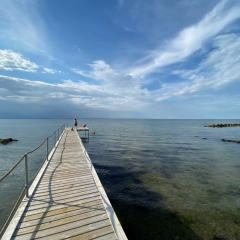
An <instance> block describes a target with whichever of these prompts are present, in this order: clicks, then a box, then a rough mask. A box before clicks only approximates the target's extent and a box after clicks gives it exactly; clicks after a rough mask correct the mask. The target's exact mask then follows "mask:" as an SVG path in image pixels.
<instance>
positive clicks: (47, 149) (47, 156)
mask: <svg viewBox="0 0 240 240" xmlns="http://www.w3.org/2000/svg"><path fill="white" fill-rule="evenodd" d="M48 151H49V146H48V137H47V161H48Z"/></svg>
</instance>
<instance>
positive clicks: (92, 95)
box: [0, 75, 145, 111]
mask: <svg viewBox="0 0 240 240" xmlns="http://www.w3.org/2000/svg"><path fill="white" fill-rule="evenodd" d="M0 86H1V87H0V89H1V90H2V97H3V98H5V99H6V100H10V101H21V102H24V101H25V102H32V101H33V102H40V101H41V103H42V102H43V101H46V102H48V101H50V100H51V101H54V100H57V99H61V100H64V101H66V102H71V103H73V104H78V105H79V104H81V105H82V106H85V107H90V108H93V107H95V108H96V107H97V108H100V109H108V110H110V109H111V110H116V109H118V110H119V111H121V110H122V111H127V110H131V109H137V108H139V106H140V105H141V106H142V105H144V104H145V103H144V102H142V101H141V98H142V92H141V90H140V89H139V90H138V91H136V90H134V89H124V90H118V89H115V88H111V87H108V86H105V85H103V86H101V85H92V84H88V83H86V82H73V81H71V80H66V81H64V82H62V83H55V84H53V83H46V82H42V81H32V80H28V79H21V78H14V77H9V76H2V75H0ZM143 93H144V91H143ZM42 96H44V99H43V98H42Z"/></svg>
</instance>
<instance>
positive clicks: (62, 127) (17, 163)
mask: <svg viewBox="0 0 240 240" xmlns="http://www.w3.org/2000/svg"><path fill="white" fill-rule="evenodd" d="M64 128H65V124H63V125H62V126H61V127H59V128H58V129H57V130H55V131H54V132H53V134H51V135H50V136H48V137H47V138H45V139H44V140H43V142H42V143H41V144H40V145H38V146H37V147H36V148H35V149H33V150H31V151H29V152H27V153H25V154H24V155H23V156H22V157H21V158H20V159H19V160H18V161H17V162H16V163H15V164H14V165H13V166H12V168H11V169H10V170H9V171H8V172H7V173H5V175H3V176H2V177H1V178H0V183H1V182H2V181H3V180H4V179H5V178H6V177H7V176H8V175H9V174H10V173H11V172H12V171H13V170H14V169H15V168H16V167H17V166H18V165H19V164H20V163H21V162H22V160H23V159H25V158H26V156H27V155H29V154H31V153H33V152H35V151H37V150H38V149H39V148H40V147H42V146H43V144H44V143H45V142H46V141H47V142H48V139H49V138H50V137H52V136H53V135H54V134H56V132H58V138H59V129H63V130H64ZM63 130H62V131H63ZM55 136H56V135H55ZM56 142H57V141H56V139H55V143H56ZM47 148H48V144H47ZM47 154H48V150H47Z"/></svg>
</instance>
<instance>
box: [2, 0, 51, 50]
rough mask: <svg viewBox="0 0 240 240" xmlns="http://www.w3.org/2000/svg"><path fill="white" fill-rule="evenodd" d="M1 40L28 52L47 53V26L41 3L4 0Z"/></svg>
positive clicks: (28, 0) (27, 0)
mask: <svg viewBox="0 0 240 240" xmlns="http://www.w3.org/2000/svg"><path fill="white" fill-rule="evenodd" d="M0 39H1V40H2V41H5V42H6V43H9V42H10V43H11V44H12V45H14V46H15V47H18V48H24V49H25V50H27V51H34V52H40V53H43V52H47V51H48V46H47V37H46V33H45V24H44V21H43V19H42V17H41V16H40V14H39V1H31V0H25V1H18V0H2V1H1V4H0Z"/></svg>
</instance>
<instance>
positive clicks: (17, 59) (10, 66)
mask: <svg viewBox="0 0 240 240" xmlns="http://www.w3.org/2000/svg"><path fill="white" fill-rule="evenodd" d="M38 68H39V67H38V65H37V64H36V63H33V62H31V61H30V60H28V59H26V58H24V57H23V56H22V55H21V54H20V53H16V52H13V51H11V50H1V49H0V70H7V71H13V70H19V71H25V72H36V71H37V69H38Z"/></svg>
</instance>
